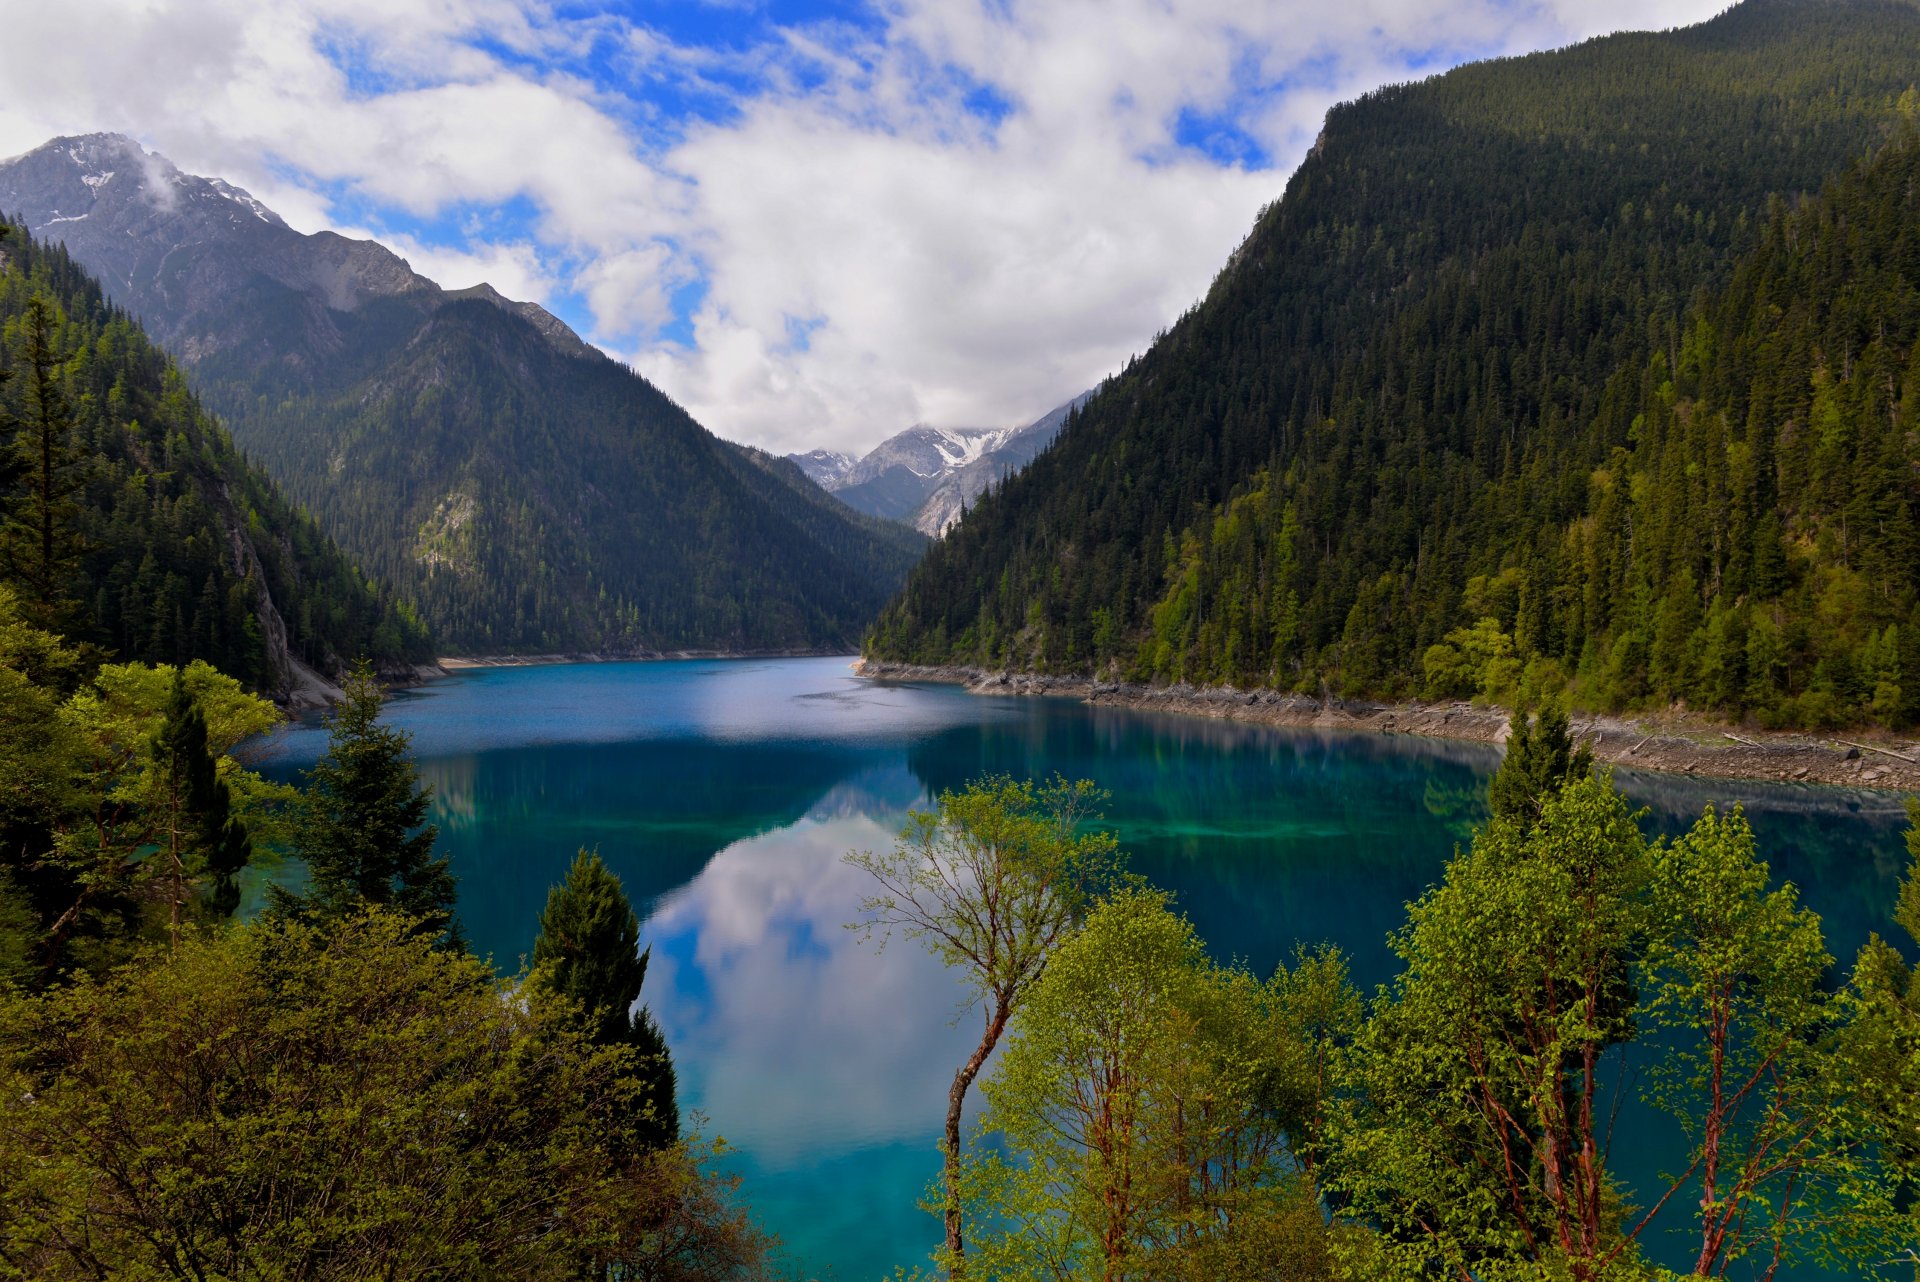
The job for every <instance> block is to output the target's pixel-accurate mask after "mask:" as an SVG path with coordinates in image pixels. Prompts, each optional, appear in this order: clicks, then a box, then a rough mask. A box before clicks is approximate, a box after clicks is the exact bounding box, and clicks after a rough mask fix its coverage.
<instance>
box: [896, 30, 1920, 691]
mask: <svg viewBox="0 0 1920 1282" xmlns="http://www.w3.org/2000/svg"><path fill="white" fill-rule="evenodd" d="M1916 67H1920V9H1916V8H1915V7H1914V6H1913V5H1911V4H1906V3H1894V2H1891V0H1747V3H1744V4H1741V5H1739V6H1737V7H1735V8H1733V9H1731V10H1729V11H1727V12H1726V13H1724V14H1723V15H1721V16H1720V17H1718V18H1716V19H1714V20H1713V21H1711V22H1708V23H1705V24H1702V25H1700V26H1696V27H1691V28H1686V29H1682V30H1676V31H1670V32H1663V33H1642V34H1629V35H1620V36H1613V37H1607V38H1602V39H1597V40H1593V41H1589V42H1587V43H1584V44H1581V45H1578V46H1576V47H1573V48H1570V49H1566V50H1561V51H1557V52H1552V53H1545V54H1537V55H1530V56H1527V57H1519V58H1509V59H1503V60H1499V61H1494V62H1488V63H1481V64H1476V65H1470V66H1466V67H1462V68H1459V69H1457V70H1454V71H1452V72H1449V73H1447V74H1445V75H1442V76H1438V77H1435V78H1433V79H1430V80H1426V81H1423V82H1420V83H1416V84H1408V85H1400V86H1394V87H1391V88H1388V89H1383V90H1381V91H1379V92H1377V93H1373V94H1369V95H1367V96H1365V97H1364V98H1361V99H1360V100H1358V101H1355V102H1352V103H1348V104H1345V105H1343V106H1340V107H1338V108H1336V109H1335V110H1333V111H1332V112H1331V113H1329V115H1328V117H1327V121H1326V124H1325V128H1324V130H1323V131H1322V133H1321V136H1320V138H1319V139H1318V141H1317V142H1316V144H1315V146H1314V147H1313V149H1312V151H1311V153H1310V154H1309V155H1308V157H1307V158H1306V159H1305V160H1304V161H1303V162H1302V164H1301V166H1300V168H1299V169H1298V170H1297V172H1296V173H1295V174H1294V175H1293V176H1292V178H1291V179H1290V180H1289V182H1288V183H1287V186H1286V190H1285V192H1284V194H1283V195H1282V197H1281V198H1280V199H1279V200H1278V201H1277V202H1276V203H1274V204H1273V205H1271V206H1269V207H1268V209H1267V210H1265V211H1264V212H1263V213H1262V215H1261V217H1260V218H1259V220H1258V222H1257V223H1256V225H1255V226H1254V228H1253V230H1252V232H1251V234H1250V235H1249V236H1248V238H1247V240H1246V241H1245V242H1244V243H1243V244H1242V245H1241V246H1240V248H1239V249H1238V250H1237V251H1236V252H1235V253H1234V254H1233V255H1232V257H1231V258H1230V259H1229V261H1228V263H1227V264H1226V266H1225V267H1224V269H1223V270H1222V271H1221V273H1220V275H1219V276H1218V277H1217V279H1216V280H1215V281H1214V283H1213V286H1212V288H1211V289H1210V290H1209V291H1208V293H1207V295H1206V297H1205V298H1204V299H1203V300H1202V301H1201V302H1200V303H1199V304H1197V305H1196V306H1195V307H1194V308H1193V309H1192V310H1191V311H1189V312H1188V313H1187V314H1186V315H1185V316H1183V317H1181V318H1180V319H1179V320H1178V321H1177V322H1176V323H1175V324H1173V325H1172V326H1171V327H1170V329H1169V330H1168V331H1167V333H1166V334H1165V335H1164V336H1163V337H1162V338H1161V339H1160V340H1159V341H1157V342H1156V343H1155V344H1154V345H1153V346H1152V347H1151V348H1150V349H1149V350H1148V351H1147V352H1146V353H1145V354H1144V355H1142V356H1141V357H1139V358H1138V359H1136V360H1135V361H1133V362H1131V363H1130V364H1129V366H1128V367H1127V369H1126V370H1125V371H1124V372H1123V373H1122V374H1121V375H1119V376H1117V377H1115V378H1114V379H1112V380H1111V381H1109V382H1108V383H1107V384H1106V385H1104V386H1103V387H1102V389H1101V390H1100V391H1099V393H1098V394H1096V395H1095V397H1094V398H1093V399H1092V400H1091V401H1090V402H1089V403H1088V404H1087V406H1086V407H1085V409H1084V410H1083V411H1082V412H1081V413H1080V414H1078V415H1077V416H1075V418H1074V419H1073V421H1072V422H1071V423H1070V424H1069V425H1068V426H1067V427H1066V429H1065V430H1064V431H1063V433H1062V434H1061V436H1060V439H1059V440H1058V441H1056V442H1055V444H1054V446H1053V447H1052V448H1051V449H1049V450H1048V451H1047V452H1046V453H1044V454H1042V455H1041V456H1040V457H1039V458H1038V459H1036V460H1035V461H1034V462H1033V463H1032V464H1031V465H1030V466H1029V467H1028V468H1027V469H1025V470H1024V471H1023V472H1021V473H1020V474H1019V475H1017V476H1015V477H1013V478H1012V479H1010V480H1009V481H1008V482H1007V483H1006V484H1005V485H1004V486H1003V487H1001V488H999V489H997V490H995V491H993V492H991V493H990V494H988V495H987V496H985V497H983V498H982V499H981V500H980V501H979V503H978V504H976V506H975V507H974V508H973V509H972V510H971V511H970V512H969V513H968V514H967V516H966V517H965V519H963V520H962V521H961V522H960V524H959V525H958V526H957V527H956V528H955V529H954V530H953V532H952V533H950V534H949V535H948V536H947V537H946V538H945V539H944V540H942V541H941V542H940V543H939V544H937V545H935V547H934V549H933V550H932V551H931V552H930V554H929V556H928V557H927V559H926V560H925V561H924V562H923V563H922V565H921V566H920V567H919V568H918V569H917V570H916V571H915V573H914V575H913V576H912V577H911V579H910V580H909V582H908V585H907V588H906V589H905V591H904V592H903V594H902V595H901V596H900V597H899V598H898V599H897V600H896V601H895V602H894V603H893V604H892V605H891V606H889V607H888V609H887V611H886V612H885V613H884V614H883V615H882V617H881V619H880V621H879V623H878V624H877V625H876V627H875V630H874V632H873V633H872V634H871V637H870V640H869V644H868V652H869V653H870V654H872V655H873V656H875V657H878V658H885V659H893V660H903V661H908V662H967V663H978V664H986V665H991V666H995V667H1015V668H1026V669H1037V670H1044V671H1058V672H1078V673H1099V674H1105V675H1114V676H1122V677H1131V678H1134V679H1138V680H1152V681H1190V682H1197V683H1207V684H1221V685H1235V686H1242V687H1257V686H1272V687H1280V688H1287V689H1300V690H1304V691H1308V692H1311V693H1316V694H1317V693H1322V692H1325V693H1344V694H1347V695H1352V696H1375V697H1406V696H1416V695H1427V696H1433V697H1441V696H1446V697H1453V696H1457V695H1460V694H1464V693H1473V694H1480V695H1485V696H1489V697H1493V698H1496V699H1502V700H1508V701H1514V702H1524V701H1528V700H1531V699H1536V698H1539V697H1542V696H1544V695H1550V694H1554V693H1557V692H1562V691H1564V692H1566V694H1567V695H1568V697H1570V698H1571V699H1572V700H1573V701H1575V702H1576V703H1579V704H1582V705H1584V706H1596V707H1610V708H1631V707H1648V706H1665V705H1666V704H1668V703H1671V702H1675V701H1683V702H1685V703H1687V704H1689V705H1691V706H1696V707H1706V708H1712V709H1715V710H1717V711H1721V712H1724V713H1726V714H1728V715H1732V716H1751V717H1754V718H1757V719H1759V720H1762V721H1767V722H1773V723H1780V724H1801V725H1821V724H1837V723H1845V722H1859V721H1865V720H1882V721H1887V722H1894V723H1898V722H1902V721H1907V720H1911V719H1912V718H1913V717H1914V716H1915V715H1916V713H1920V708H1916V702H1920V700H1917V699H1916V694H1917V692H1920V657H1916V656H1920V650H1916V648H1915V644H1916V642H1917V641H1920V614H1916V603H1917V602H1920V582H1916V575H1917V574H1920V558H1916V557H1913V556H1910V555H1905V554H1903V553H1901V552H1900V551H1899V549H1901V548H1903V547H1904V546H1905V543H1904V540H1905V539H1906V537H1907V535H1906V533H1905V531H1907V530H1908V529H1909V528H1910V527H1911V525H1912V523H1913V521H1914V519H1915V513H1916V510H1920V494H1916V482H1915V478H1916V476H1920V468H1917V467H1916V464H1920V444H1917V443H1916V442H1917V439H1920V438H1916V436H1915V434H1914V431H1913V427H1912V423H1913V420H1912V419H1911V418H1910V417H1906V416H1908V415H1911V414H1912V413H1913V412H1914V411H1913V409H1912V406H1913V405H1914V404H1916V403H1920V388H1916V390H1914V391H1913V393H1912V398H1913V399H1911V400H1910V399H1908V395H1909V394H1908V392H1907V391H1906V390H1904V389H1907V388H1911V387H1915V382H1914V380H1915V379H1920V373H1916V372H1915V371H1914V369H1913V366H1912V362H1913V361H1914V360H1915V359H1917V358H1920V354H1916V353H1914V352H1913V350H1912V346H1911V342H1910V339H1909V337H1908V334H1909V331H1908V330H1906V329H1905V328H1904V327H1903V325H1904V313H1903V312H1902V310H1901V309H1902V308H1903V307H1904V306H1905V304H1904V303H1902V302H1900V301H1899V300H1901V299H1903V298H1904V297H1905V295H1904V294H1903V293H1902V291H1904V290H1908V289H1911V288H1913V287H1914V278H1913V275H1912V268H1913V266H1914V261H1915V260H1914V259H1913V258H1912V257H1911V256H1909V257H1907V258H1904V259H1903V258H1901V257H1900V255H1901V254H1908V253H1909V249H1908V247H1907V245H1906V242H1904V241H1889V242H1888V243H1887V244H1886V245H1884V246H1874V245H1869V244H1868V243H1867V242H1866V240H1865V239H1864V237H1863V235H1862V233H1860V232H1859V230H1858V227H1859V223H1858V221H1857V220H1856V219H1853V218H1852V217H1851V216H1850V215H1848V214H1847V213H1846V212H1845V207H1844V205H1832V204H1830V203H1826V202H1814V203H1811V204H1806V203H1805V202H1807V201H1809V200H1810V198H1811V195H1812V193H1816V192H1819V191H1820V190H1821V189H1822V188H1823V187H1824V186H1825V184H1826V183H1827V182H1828V181H1829V180H1830V179H1832V178H1834V177H1835V176H1836V175H1840V174H1841V173H1843V171H1846V170H1847V168H1848V166H1849V165H1850V164H1852V163H1853V162H1854V161H1856V160H1857V159H1858V158H1859V157H1861V156H1863V155H1865V154H1868V153H1870V152H1874V151H1876V150H1878V149H1882V148H1885V147H1886V146H1887V145H1888V143H1889V140H1890V139H1892V138H1893V137H1895V136H1896V135H1897V134H1898V133H1899V132H1900V131H1901V130H1902V129H1903V128H1907V127H1910V126H1906V125H1903V124H1902V123H1901V122H1902V119H1903V117H1905V118H1908V119H1910V118H1911V117H1912V116H1913V114H1914V113H1915V111H1916V110H1917V109H1920V93H1916V92H1915V91H1914V88H1913V87H1914V82H1915V78H1916V77H1915V68H1916ZM1862 199H1865V200H1867V201H1868V204H1869V206H1871V207H1873V208H1875V209H1876V210H1878V211H1879V212H1877V213H1876V215H1875V216H1876V218H1881V219H1883V220H1884V219H1893V218H1894V214H1890V213H1888V212H1887V209H1893V210H1894V211H1896V213H1897V215H1898V217H1899V218H1905V219H1907V220H1908V221H1909V223H1911V221H1912V220H1913V219H1914V218H1915V216H1916V211H1915V210H1914V208H1913V206H1912V203H1911V202H1912V197H1911V195H1910V194H1904V195H1903V194H1902V193H1901V192H1900V191H1899V190H1898V189H1897V187H1895V188H1889V189H1887V190H1882V191H1880V192H1879V194H1878V195H1877V196H1875V197H1871V198H1866V197H1863V198H1862ZM1874 200H1878V201H1881V202H1883V203H1884V202H1891V203H1890V204H1889V205H1887V206H1886V208H1882V207H1881V206H1879V205H1873V204H1872V202H1873V201H1874ZM1902 200H1904V201H1905V202H1906V203H1905V204H1904V205H1903V204H1901V201H1902ZM1803 204H1804V205H1805V209H1804V211H1803V212H1800V213H1796V210H1797V209H1801V207H1802V205H1803ZM1821 210H1826V211H1827V212H1825V213H1822V212H1820V211H1821ZM1807 219H1812V220H1813V221H1812V222H1811V223H1809V222H1807V221H1805V220H1807ZM1823 220H1824V221H1823ZM1895 221H1897V219H1896V220H1895ZM1888 225H1893V224H1892V223H1889V224H1888ZM1816 229H1824V231H1822V232H1821V234H1819V235H1817V236H1816V235H1815V232H1816ZM1768 246H1773V247H1774V248H1773V249H1772V250H1768V249H1767V247H1768ZM1769 252H1771V253H1774V254H1776V255H1784V257H1783V258H1781V259H1780V262H1779V263H1776V265H1775V266H1773V267H1767V266H1765V265H1763V258H1762V257H1756V255H1761V256H1764V255H1766V254H1767V253H1769ZM1852 254H1857V255H1858V256H1859V257H1858V259H1857V261H1853V262H1852V263H1851V264H1850V267H1851V269H1855V270H1857V271H1858V273H1859V275H1858V276H1857V277H1853V276H1849V275H1848V274H1847V271H1846V270H1843V269H1841V268H1840V267H1837V266H1835V264H1839V263H1841V262H1843V260H1845V258H1846V256H1847V255H1852ZM1796 255H1799V256H1805V257H1808V258H1809V259H1811V257H1812V256H1816V255H1817V256H1824V257H1823V261H1824V262H1825V264H1826V267H1825V268H1824V269H1823V270H1821V271H1819V272H1813V273H1811V274H1810V275H1809V277H1808V280H1809V283H1815V284H1817V285H1818V286H1819V288H1820V290H1821V291H1823V292H1821V293H1818V294H1814V295H1811V296H1807V295H1801V294H1796V293H1794V292H1793V291H1791V290H1786V289H1781V290H1770V291H1766V292H1751V293H1748V294H1739V293H1734V294H1728V293H1727V292H1726V291H1727V290H1728V289H1729V288H1731V287H1733V286H1734V283H1735V282H1737V281H1741V280H1746V279H1749V276H1746V275H1742V273H1761V274H1763V275H1766V274H1769V273H1772V274H1775V275H1778V276H1779V277H1780V279H1789V278H1791V276H1792V273H1791V272H1789V271H1788V270H1787V267H1786V266H1785V265H1784V264H1788V263H1791V262H1793V261H1796V260H1795V256H1796ZM1716 299H1717V300H1720V301H1718V302H1716V301H1715V300H1716ZM1739 299H1745V300H1746V301H1747V303H1749V304H1751V305H1752V306H1753V307H1755V308H1756V309H1757V310H1756V311H1755V312H1754V313H1753V314H1751V315H1748V316H1744V317H1735V316H1732V315H1731V314H1730V313H1728V312H1726V311H1725V310H1724V309H1726V308H1730V307H1737V306H1739V305H1740V304H1739V303H1738V302H1737V301H1731V300H1739ZM1865 299H1871V300H1875V301H1874V302H1873V303H1872V305H1871V306H1866V305H1864V304H1863V301H1862V300H1865ZM1716 309H1722V310H1716ZM1863 371H1865V372H1867V373H1869V374H1870V375H1871V377H1870V378H1866V379H1863ZM1873 380H1877V382H1875V381H1873ZM1756 389H1764V391H1765V394H1764V395H1762V394H1760V393H1759V391H1757V390H1756ZM1903 556H1904V558H1905V559H1904V560H1903V559H1902V557H1903Z"/></svg>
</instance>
